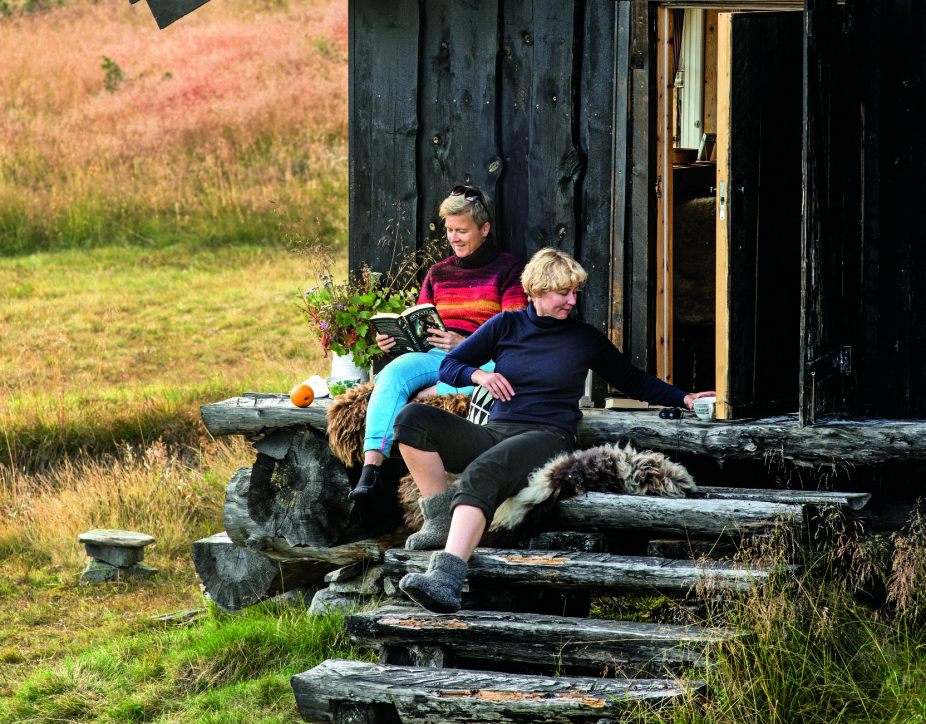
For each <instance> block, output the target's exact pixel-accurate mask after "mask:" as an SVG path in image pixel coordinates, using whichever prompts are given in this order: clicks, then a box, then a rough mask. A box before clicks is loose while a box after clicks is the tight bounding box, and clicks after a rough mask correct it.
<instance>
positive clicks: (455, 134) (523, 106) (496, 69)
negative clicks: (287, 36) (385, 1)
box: [350, 0, 628, 332]
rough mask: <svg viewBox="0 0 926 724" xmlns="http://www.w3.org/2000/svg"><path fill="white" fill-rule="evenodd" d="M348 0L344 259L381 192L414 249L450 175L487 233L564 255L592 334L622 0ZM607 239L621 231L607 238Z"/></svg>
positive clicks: (435, 223) (376, 252)
mask: <svg viewBox="0 0 926 724" xmlns="http://www.w3.org/2000/svg"><path fill="white" fill-rule="evenodd" d="M381 5H382V4H380V5H377V4H374V3H373V2H371V0H351V23H352V30H351V32H352V36H351V48H352V51H351V72H350V78H351V81H350V82H351V109H350V127H351V211H350V225H351V226H350V237H351V241H350V261H351V265H352V267H356V266H357V265H358V264H359V263H360V262H362V261H369V262H370V263H371V264H373V265H374V267H376V268H378V269H384V268H385V267H388V265H389V262H390V259H389V258H388V257H387V255H386V253H385V252H384V251H383V250H381V249H378V248H377V242H378V240H379V239H380V238H381V237H382V236H383V235H384V234H385V232H386V226H387V223H388V220H389V219H392V218H394V217H395V208H394V204H395V203H396V202H399V201H401V202H402V205H403V208H404V210H405V215H406V216H405V219H406V226H407V227H408V229H409V234H410V235H411V236H412V238H414V240H415V241H414V244H412V246H417V247H418V248H420V247H421V246H422V245H424V244H425V243H426V241H427V240H428V239H429V238H441V237H442V236H443V228H442V224H441V223H440V220H439V218H438V206H439V204H440V201H441V200H442V199H443V198H444V196H445V195H446V193H447V191H448V189H449V188H450V187H451V186H453V185H454V184H456V183H459V182H461V181H465V182H467V183H472V184H475V185H478V186H480V187H482V188H484V189H486V190H487V191H488V192H489V194H490V195H492V196H493V197H494V199H495V202H496V212H497V213H496V216H497V218H496V224H495V230H496V233H497V238H498V240H499V244H500V245H501V247H502V248H503V249H505V250H506V251H510V252H512V253H514V254H517V255H518V256H521V257H522V258H524V259H527V258H529V257H530V256H531V254H533V253H534V252H535V251H536V250H537V249H539V248H541V247H543V246H556V247H558V248H561V249H563V250H564V251H567V252H569V253H572V254H575V255H576V256H577V258H578V259H579V261H580V262H581V263H583V265H585V266H586V267H587V268H588V271H589V272H590V274H591V276H592V279H590V281H589V284H588V286H587V288H586V293H585V294H584V295H583V296H582V302H581V304H582V306H581V311H582V315H583V318H584V319H586V321H588V322H590V323H592V324H594V325H595V326H596V327H598V328H599V329H601V330H602V331H605V332H607V331H608V330H609V327H610V315H611V303H612V298H613V295H617V296H620V295H621V294H622V291H623V290H622V289H621V288H619V287H618V288H615V289H614V290H612V288H611V287H612V275H611V263H612V262H611V259H612V223H613V206H614V203H615V199H619V203H620V204H621V205H623V204H624V200H623V188H622V186H620V185H617V184H615V183H614V169H613V163H614V107H615V106H614V98H615V95H614V83H615V52H616V43H615V33H616V27H617V20H616V18H617V13H618V8H619V7H620V6H624V7H625V8H626V7H627V6H628V2H627V0H621V2H619V3H615V1H614V0H577V2H575V3H562V2H558V1H557V0H542V1H538V2H534V3H510V2H509V3H503V2H499V0H456V1H455V2H448V1H447V0H429V1H428V2H420V3H411V2H402V3H399V4H398V6H395V7H393V4H389V6H388V7H381ZM618 238H623V234H621V236H620V237H618Z"/></svg>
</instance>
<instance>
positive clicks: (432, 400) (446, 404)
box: [328, 382, 469, 467]
mask: <svg viewBox="0 0 926 724" xmlns="http://www.w3.org/2000/svg"><path fill="white" fill-rule="evenodd" d="M373 384H374V383H373V382H367V383H365V384H362V385H358V386H356V387H351V388H350V389H349V390H348V391H347V392H345V393H344V394H343V395H338V396H337V397H335V398H334V403H333V404H332V405H331V407H329V408H328V445H329V446H330V447H331V452H333V453H334V454H335V456H336V457H337V458H338V460H340V461H341V462H342V463H344V464H345V465H347V466H348V467H353V466H355V465H362V464H363V434H364V428H365V426H366V419H367V403H368V402H369V400H370V394H371V393H372V392H373ZM410 402H417V403H421V404H424V405H433V406H434V407H440V408H441V409H443V410H447V412H452V413H453V414H454V415H459V416H460V417H466V413H467V411H468V410H469V397H468V396H467V395H459V394H457V395H429V396H428V397H423V398H422V399H420V400H418V399H413V400H410Z"/></svg>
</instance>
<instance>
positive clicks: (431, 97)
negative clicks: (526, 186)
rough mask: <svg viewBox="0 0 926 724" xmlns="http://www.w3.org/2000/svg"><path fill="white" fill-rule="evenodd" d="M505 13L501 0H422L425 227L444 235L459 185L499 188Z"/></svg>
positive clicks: (492, 192) (420, 156) (420, 165)
mask: <svg viewBox="0 0 926 724" xmlns="http://www.w3.org/2000/svg"><path fill="white" fill-rule="evenodd" d="M498 12H499V11H498V1H497V0H470V1H469V2H465V3H463V2H459V3H451V4H449V5H446V6H445V5H444V4H443V3H427V2H425V3H422V4H421V27H422V33H421V58H420V62H421V65H420V68H419V71H420V72H421V77H420V80H419V87H420V103H419V122H420V126H421V133H420V134H419V139H418V153H417V173H418V178H419V200H420V202H421V206H420V219H421V229H422V234H423V235H426V236H429V237H430V238H432V239H433V238H438V239H441V238H443V236H444V231H443V222H442V220H441V219H440V216H439V214H438V208H439V206H440V203H441V201H443V199H444V198H445V197H446V196H447V193H448V191H449V190H450V189H451V188H452V187H453V186H455V185H457V184H460V183H467V184H474V185H476V186H479V187H480V188H482V189H484V190H485V191H486V192H487V193H488V194H489V196H491V197H492V198H493V199H495V197H496V195H497V182H498V179H499V176H500V172H501V163H500V161H501V158H500V155H499V149H498V146H497V143H496V139H497V128H496V116H497V107H496V59H497V56H498V34H497V26H498ZM407 161H408V163H409V164H410V165H411V163H412V157H409V158H408V159H407ZM503 223H504V214H503V213H502V214H499V218H498V224H497V226H499V225H503Z"/></svg>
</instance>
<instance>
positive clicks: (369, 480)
mask: <svg viewBox="0 0 926 724" xmlns="http://www.w3.org/2000/svg"><path fill="white" fill-rule="evenodd" d="M379 475H380V473H379V465H364V466H363V470H362V471H361V472H360V480H358V481H357V487H355V488H354V489H353V490H351V491H350V493H349V495H348V497H350V499H351V500H357V499H358V498H362V497H363V496H365V495H367V494H368V493H369V492H370V491H372V490H373V488H375V487H376V484H377V483H378V482H379Z"/></svg>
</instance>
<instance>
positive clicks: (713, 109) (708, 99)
mask: <svg viewBox="0 0 926 724" xmlns="http://www.w3.org/2000/svg"><path fill="white" fill-rule="evenodd" d="M718 14H719V13H718V11H717V10H708V11H707V14H706V16H705V20H704V132H705V133H717V37H718V36H717V16H718ZM707 160H710V159H707Z"/></svg>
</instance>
